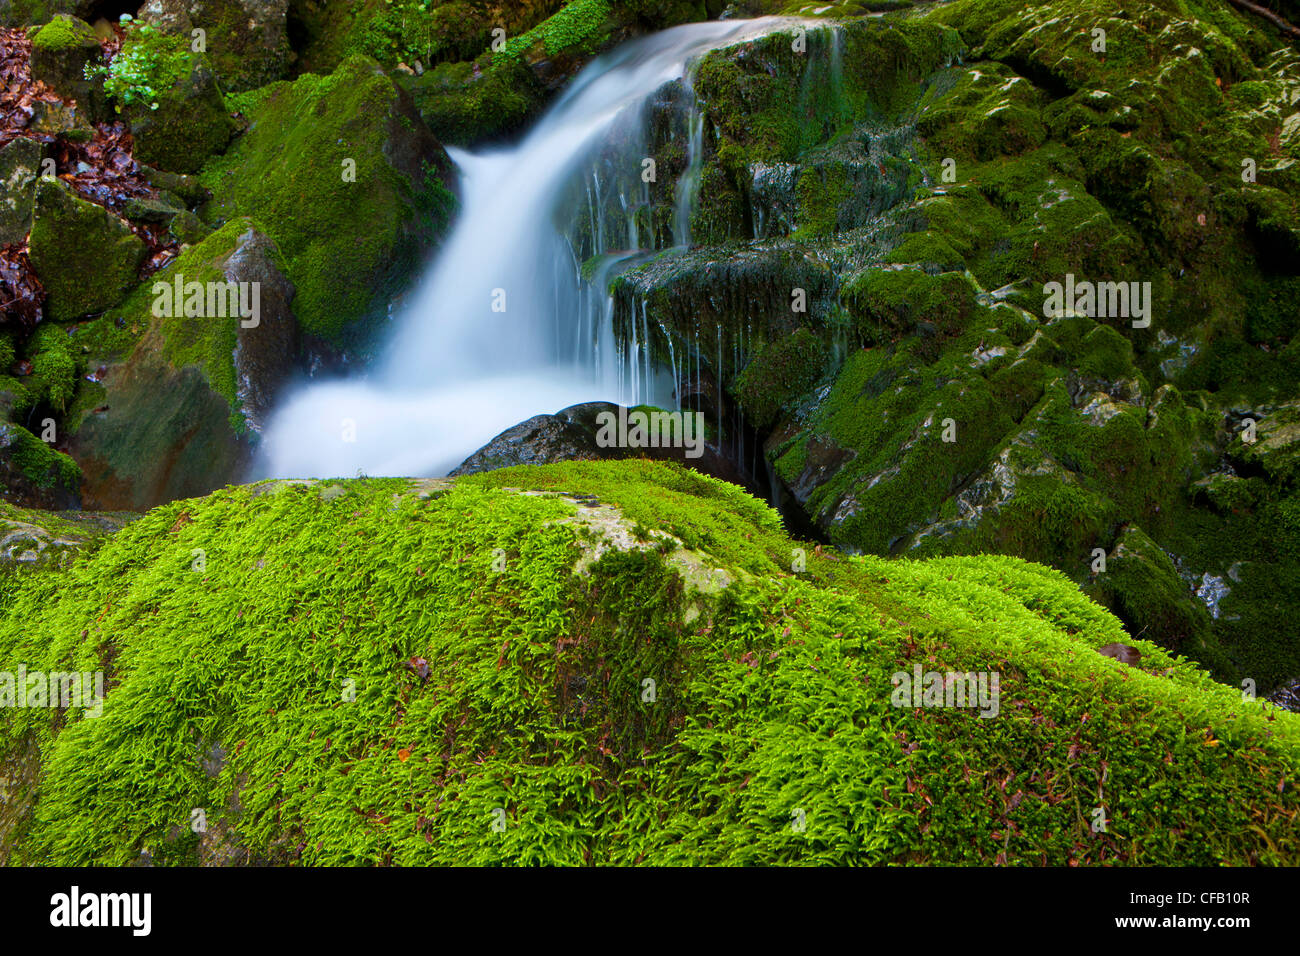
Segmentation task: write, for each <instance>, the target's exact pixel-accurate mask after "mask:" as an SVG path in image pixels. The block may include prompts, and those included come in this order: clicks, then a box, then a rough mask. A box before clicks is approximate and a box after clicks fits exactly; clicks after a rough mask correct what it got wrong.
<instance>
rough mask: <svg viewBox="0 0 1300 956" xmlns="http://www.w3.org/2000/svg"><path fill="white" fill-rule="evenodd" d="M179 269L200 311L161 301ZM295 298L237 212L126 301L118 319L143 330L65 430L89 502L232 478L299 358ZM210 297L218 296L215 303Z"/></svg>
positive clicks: (273, 255) (126, 499)
mask: <svg viewBox="0 0 1300 956" xmlns="http://www.w3.org/2000/svg"><path fill="white" fill-rule="evenodd" d="M178 280H179V281H180V282H181V283H182V287H184V286H186V285H187V284H189V283H192V282H193V283H199V284H200V285H201V286H202V288H203V290H204V293H205V294H204V296H203V297H202V300H203V301H202V305H203V307H202V309H201V310H199V311H201V312H202V314H193V313H191V314H189V315H187V314H185V309H183V308H168V307H167V305H166V303H163V304H162V305H161V306H158V302H157V299H156V296H155V292H154V290H155V289H156V288H158V287H159V284H160V283H161V285H162V286H163V287H167V288H170V289H173V290H174V287H175V283H176V282H177V281H178ZM231 283H234V284H233V285H232V284H231ZM254 283H257V284H256V285H254ZM214 289H215V290H216V291H217V292H221V291H222V290H231V289H233V290H235V293H236V297H237V299H238V303H237V304H232V300H231V299H230V298H228V297H227V298H226V299H224V300H223V301H224V305H223V304H222V303H221V302H218V301H216V300H215V299H209V298H208V296H209V295H210V294H212V290H214ZM254 293H256V296H255V297H254ZM172 296H173V300H174V292H173V293H172ZM292 297H293V286H292V285H291V284H290V283H289V282H288V280H286V279H285V278H284V270H283V259H282V258H281V257H280V256H279V254H278V252H277V250H276V247H275V245H274V244H273V243H271V242H270V240H269V239H268V238H267V237H266V236H265V234H263V233H261V232H260V231H258V230H257V229H256V227H255V226H254V224H253V223H251V222H250V221H248V220H242V219H241V220H235V221H233V222H231V223H228V224H227V225H226V226H224V227H222V229H220V230H218V231H217V232H215V233H213V234H212V235H211V236H209V237H208V238H206V239H205V240H203V241H202V242H201V243H199V244H197V245H195V246H192V247H191V248H189V249H186V250H185V251H184V252H183V253H182V254H181V255H180V256H179V257H178V258H177V259H175V260H174V261H173V262H171V263H169V265H168V266H167V268H166V269H164V270H162V271H161V272H158V273H155V274H154V275H153V276H151V277H150V279H149V280H148V281H147V282H146V283H144V284H142V285H141V286H140V287H139V289H137V290H136V292H135V293H133V294H132V295H131V297H130V298H129V299H128V300H127V301H126V302H124V303H123V304H122V306H121V312H122V317H123V320H124V322H125V323H126V324H128V325H136V326H138V327H140V328H143V329H147V331H146V332H145V334H144V336H143V337H142V338H141V339H140V340H139V341H138V342H137V344H136V346H135V348H134V350H133V351H132V352H131V354H130V355H129V356H128V357H127V358H126V359H125V360H124V361H123V360H114V361H110V362H108V363H107V364H106V368H105V370H104V371H103V372H102V374H101V375H100V378H101V381H100V383H99V385H100V387H101V388H103V389H104V392H105V395H104V398H103V400H102V401H101V402H100V404H99V406H98V407H97V408H95V409H94V410H93V411H91V412H89V413H87V414H85V415H84V416H83V417H82V419H81V421H80V423H79V427H78V428H77V430H76V432H75V433H74V434H72V436H71V438H70V443H69V451H70V454H71V455H72V457H73V458H74V459H75V460H76V461H77V463H78V464H80V465H81V467H82V471H83V472H84V474H85V479H84V483H83V496H84V498H85V501H86V505H87V507H94V508H108V509H114V510H119V509H120V510H143V509H146V508H150V507H153V506H154V505H156V504H159V503H161V502H164V501H171V500H174V499H176V498H186V497H192V496H193V495H197V494H205V493H207V492H208V491H211V490H212V489H214V488H219V487H221V486H222V485H225V484H228V483H230V482H232V481H235V480H237V479H238V478H239V476H240V475H241V474H242V473H243V471H244V469H245V468H246V466H247V464H248V462H249V461H250V460H251V458H252V453H253V448H254V446H255V443H256V436H257V430H256V429H257V428H258V427H260V424H261V421H262V419H263V416H264V415H265V413H266V410H267V409H268V408H269V406H270V403H271V402H272V401H273V400H274V396H275V392H276V389H277V388H278V387H279V385H280V384H281V383H282V382H283V381H284V379H285V378H286V377H287V376H288V375H289V374H291V371H292V370H293V369H294V368H296V365H295V363H296V361H297V358H298V349H297V347H296V341H297V340H296V323H295V322H294V318H293V313H292V311H290V308H291V304H292V301H291V300H292ZM182 299H184V296H183V297H182ZM208 302H212V303H213V305H214V306H218V308H217V309H216V311H215V312H212V313H211V314H209V306H208ZM172 304H173V305H174V304H175V302H174V301H173V303H172ZM156 306H158V308H159V311H160V312H162V313H163V314H162V315H155V314H154V310H155V307H156ZM246 306H247V307H248V309H249V313H248V314H247V315H246V314H244V309H245V307H246ZM168 313H170V314H168Z"/></svg>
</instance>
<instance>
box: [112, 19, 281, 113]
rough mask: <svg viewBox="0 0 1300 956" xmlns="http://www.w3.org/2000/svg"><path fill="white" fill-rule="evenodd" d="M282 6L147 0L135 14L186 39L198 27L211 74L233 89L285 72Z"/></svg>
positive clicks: (277, 77) (251, 86)
mask: <svg viewBox="0 0 1300 956" xmlns="http://www.w3.org/2000/svg"><path fill="white" fill-rule="evenodd" d="M288 11H289V0H147V2H146V3H145V4H144V5H143V6H142V7H140V10H139V12H138V14H137V16H138V18H139V19H140V20H141V21H142V22H144V23H147V24H150V25H152V26H154V27H155V28H157V29H158V30H160V31H162V32H163V33H168V34H175V35H178V36H183V37H184V38H185V39H186V41H187V42H188V41H189V40H190V39H191V37H192V36H193V33H192V31H194V30H196V29H197V30H203V31H204V33H205V38H206V41H207V52H208V55H209V56H210V57H211V58H212V69H213V71H214V72H215V73H216V75H217V79H218V80H219V81H220V83H221V85H222V87H223V88H224V89H225V90H226V91H227V92H231V93H238V92H243V91H244V90H251V89H256V88H257V87H259V86H265V85H266V84H267V83H271V82H273V81H275V80H282V79H284V78H285V77H286V76H288V73H289V61H290V57H291V55H292V54H291V51H290V48H289V37H288V31H287V19H288Z"/></svg>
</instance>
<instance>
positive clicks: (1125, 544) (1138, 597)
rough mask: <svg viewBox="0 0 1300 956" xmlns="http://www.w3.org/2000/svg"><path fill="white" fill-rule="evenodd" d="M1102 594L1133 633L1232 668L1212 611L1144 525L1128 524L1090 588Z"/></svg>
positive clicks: (1225, 669) (1220, 667)
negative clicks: (1213, 629)
mask: <svg viewBox="0 0 1300 956" xmlns="http://www.w3.org/2000/svg"><path fill="white" fill-rule="evenodd" d="M1090 590H1092V591H1093V592H1094V593H1095V594H1098V595H1101V596H1102V598H1103V599H1104V603H1106V604H1107V605H1108V606H1109V607H1110V608H1111V609H1112V610H1113V611H1114V612H1115V614H1116V615H1117V616H1118V617H1119V618H1120V619H1121V620H1123V621H1125V622H1126V623H1127V624H1128V625H1129V629H1130V631H1131V632H1132V633H1134V634H1136V635H1138V636H1140V637H1144V638H1146V639H1147V640H1150V641H1154V642H1155V643H1157V644H1159V645H1160V646H1161V647H1166V648H1169V649H1170V650H1172V651H1177V652H1179V653H1182V654H1186V655H1189V656H1195V657H1196V658H1197V659H1199V660H1202V661H1207V662H1214V661H1215V659H1216V658H1217V662H1216V666H1214V668H1213V669H1214V670H1215V671H1216V672H1218V673H1220V674H1223V675H1225V676H1228V675H1230V674H1231V668H1230V667H1229V666H1228V665H1227V662H1226V660H1225V659H1224V657H1223V652H1222V651H1221V650H1220V649H1219V647H1218V645H1217V642H1216V641H1215V639H1214V636H1213V634H1212V633H1211V629H1210V614H1209V612H1208V611H1207V610H1206V608H1205V605H1204V604H1202V603H1201V602H1200V601H1199V600H1197V598H1196V595H1195V593H1194V592H1193V591H1192V589H1191V588H1190V587H1188V585H1187V584H1186V583H1185V582H1184V581H1183V580H1182V579H1181V578H1180V577H1179V575H1178V571H1177V569H1176V568H1175V567H1174V563H1173V561H1172V560H1171V559H1170V557H1169V555H1168V554H1167V553H1166V552H1165V551H1164V550H1163V549H1162V548H1161V547H1160V546H1159V545H1158V544H1156V543H1155V542H1154V541H1152V540H1151V538H1149V537H1148V536H1147V535H1146V534H1145V533H1144V532H1143V531H1142V529H1141V528H1138V527H1137V526H1136V525H1129V526H1126V527H1125V528H1124V529H1123V531H1122V533H1121V534H1120V537H1119V539H1118V540H1117V541H1116V543H1115V547H1114V548H1113V549H1112V550H1111V552H1110V554H1108V555H1107V556H1106V562H1105V570H1104V571H1102V572H1100V573H1096V574H1095V583H1094V585H1093V587H1092V588H1091V589H1090Z"/></svg>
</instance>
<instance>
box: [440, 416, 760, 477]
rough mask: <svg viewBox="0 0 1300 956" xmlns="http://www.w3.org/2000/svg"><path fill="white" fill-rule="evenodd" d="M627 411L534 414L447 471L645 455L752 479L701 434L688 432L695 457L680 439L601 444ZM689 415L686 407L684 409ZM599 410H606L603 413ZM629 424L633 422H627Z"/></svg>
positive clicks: (468, 472)
mask: <svg viewBox="0 0 1300 956" xmlns="http://www.w3.org/2000/svg"><path fill="white" fill-rule="evenodd" d="M631 411H636V410H628V409H620V408H619V406H617V405H612V404H610V403H608V402H584V403H583V404H581V405H571V406H569V407H568V408H565V409H561V410H560V411H558V412H556V413H555V414H554V415H536V416H534V417H532V418H530V419H528V420H527V421H525V422H521V423H519V424H518V425H515V426H513V427H511V428H507V429H506V430H505V431H503V432H502V433H501V434H499V435H497V436H496V437H495V438H493V439H492V440H491V441H490V442H488V443H487V444H486V445H484V446H483V447H482V448H480V449H479V450H478V451H476V452H474V454H472V455H470V456H469V458H467V459H465V461H463V462H462V463H461V464H460V465H459V466H458V467H457V468H456V469H455V470H454V471H452V472H451V473H450V477H455V476H457V475H473V474H477V473H479V472H484V471H493V470H495V469H497V468H510V467H513V466H515V465H545V464H555V463H557V462H562V461H594V460H598V459H621V458H649V459H653V460H656V461H675V462H677V463H679V464H682V465H685V466H686V467H688V468H691V469H693V470H695V471H698V472H701V473H702V474H706V475H712V476H713V477H715V478H721V479H723V480H724V481H730V482H732V483H733V484H739V485H742V486H746V485H752V484H753V482H752V479H750V478H749V477H748V476H747V475H745V474H744V473H743V472H742V471H741V470H740V469H739V468H738V467H737V466H736V465H735V464H734V463H732V462H731V461H730V460H728V459H727V458H726V456H724V455H722V454H720V453H719V452H718V450H717V449H716V448H713V447H710V446H709V445H708V444H707V443H705V442H704V440H703V438H704V436H703V435H702V434H701V433H699V432H693V435H695V436H698V437H699V440H700V452H701V453H700V454H699V455H698V456H696V457H689V456H688V455H687V448H686V447H685V444H684V442H683V443H680V444H678V445H676V446H672V447H662V448H653V447H646V445H645V443H644V442H641V443H640V444H641V447H634V446H633V444H632V442H631V441H629V442H628V443H627V444H625V445H617V444H612V443H611V444H605V443H603V442H602V437H603V436H602V435H601V432H602V430H606V429H607V426H608V424H609V423H610V422H617V420H618V419H619V417H620V415H627V414H629V413H630V412H631ZM641 411H644V412H646V413H651V414H653V413H655V412H659V411H660V410H659V409H648V408H643V409H641ZM681 414H683V415H689V414H691V412H689V411H688V412H683V413H681ZM602 416H610V417H609V418H605V417H602ZM630 424H631V426H632V427H634V426H635V424H636V422H635V421H633V422H631V423H630ZM616 431H617V426H616V425H615V426H614V429H613V430H607V431H606V435H607V436H615V437H616Z"/></svg>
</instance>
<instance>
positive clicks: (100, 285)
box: [30, 177, 146, 322]
mask: <svg viewBox="0 0 1300 956" xmlns="http://www.w3.org/2000/svg"><path fill="white" fill-rule="evenodd" d="M30 241H31V262H32V267H33V268H34V269H35V270H36V274H37V275H38V276H40V279H41V282H42V283H43V284H44V285H45V290H46V292H47V293H48V295H49V299H48V302H47V314H48V315H49V317H50V318H52V319H54V320H55V321H57V322H66V321H69V320H71V319H75V318H78V317H80V316H83V315H89V314H91V313H94V312H102V311H104V310H105V309H107V308H110V307H111V306H114V305H116V304H117V303H118V302H120V301H122V298H123V296H124V295H125V294H126V292H127V290H128V289H130V288H131V286H133V285H134V284H135V282H136V281H137V279H138V275H139V271H140V265H141V263H143V261H144V257H145V251H146V249H145V244H144V241H143V240H142V239H140V238H139V237H138V236H137V235H136V234H135V233H133V232H132V231H131V227H130V226H128V225H127V224H126V223H125V222H124V221H123V220H121V219H119V218H118V217H117V216H115V215H113V214H112V213H111V212H109V211H108V210H107V209H105V208H104V207H103V206H97V205H95V204H94V203H92V202H87V201H86V200H84V199H81V198H79V197H78V196H77V195H76V194H75V193H74V192H73V191H72V189H71V188H70V187H69V186H68V185H67V184H65V183H64V182H62V181H61V180H58V179H55V178H53V177H43V178H42V179H41V180H40V182H39V184H38V186H37V189H36V204H35V212H34V215H33V220H32V231H31V240H30Z"/></svg>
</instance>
